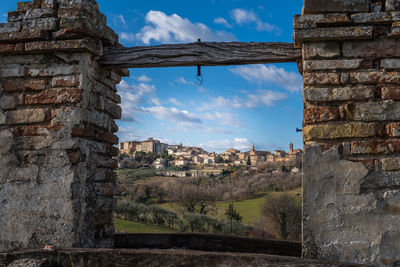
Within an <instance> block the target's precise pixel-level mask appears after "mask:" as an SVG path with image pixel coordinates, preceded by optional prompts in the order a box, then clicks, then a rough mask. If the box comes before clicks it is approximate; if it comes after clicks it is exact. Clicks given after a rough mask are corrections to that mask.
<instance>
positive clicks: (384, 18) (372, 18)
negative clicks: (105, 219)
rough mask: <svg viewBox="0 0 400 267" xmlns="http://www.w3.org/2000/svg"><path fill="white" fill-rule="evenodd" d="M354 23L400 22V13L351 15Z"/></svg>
mask: <svg viewBox="0 0 400 267" xmlns="http://www.w3.org/2000/svg"><path fill="white" fill-rule="evenodd" d="M351 20H352V22H353V23H375V24H376V23H391V22H392V21H395V20H400V12H398V11H393V12H372V13H360V14H353V15H351Z"/></svg>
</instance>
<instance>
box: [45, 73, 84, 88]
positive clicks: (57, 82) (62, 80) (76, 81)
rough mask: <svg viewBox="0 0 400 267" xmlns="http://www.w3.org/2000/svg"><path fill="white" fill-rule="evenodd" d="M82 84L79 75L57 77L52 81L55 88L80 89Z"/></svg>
mask: <svg viewBox="0 0 400 267" xmlns="http://www.w3.org/2000/svg"><path fill="white" fill-rule="evenodd" d="M80 83H81V81H80V78H79V75H68V76H56V77H54V78H53V79H52V80H51V86H53V87H79V85H80Z"/></svg>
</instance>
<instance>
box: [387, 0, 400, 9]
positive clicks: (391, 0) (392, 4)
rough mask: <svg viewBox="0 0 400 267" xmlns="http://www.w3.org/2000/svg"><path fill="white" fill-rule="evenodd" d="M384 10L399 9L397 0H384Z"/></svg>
mask: <svg viewBox="0 0 400 267" xmlns="http://www.w3.org/2000/svg"><path fill="white" fill-rule="evenodd" d="M385 10H386V11H394V10H400V1H399V0H386V8H385Z"/></svg>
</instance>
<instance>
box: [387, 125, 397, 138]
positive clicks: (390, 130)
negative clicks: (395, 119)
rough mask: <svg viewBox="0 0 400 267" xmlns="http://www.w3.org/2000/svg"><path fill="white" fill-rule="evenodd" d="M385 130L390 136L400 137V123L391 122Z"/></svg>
mask: <svg viewBox="0 0 400 267" xmlns="http://www.w3.org/2000/svg"><path fill="white" fill-rule="evenodd" d="M385 130H386V134H387V135H388V136H390V137H400V123H389V124H387V125H386V126H385Z"/></svg>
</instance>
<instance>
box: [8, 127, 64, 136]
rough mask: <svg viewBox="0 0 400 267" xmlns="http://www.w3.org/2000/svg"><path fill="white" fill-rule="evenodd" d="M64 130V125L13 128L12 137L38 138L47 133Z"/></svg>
mask: <svg viewBox="0 0 400 267" xmlns="http://www.w3.org/2000/svg"><path fill="white" fill-rule="evenodd" d="M62 128H64V125H35V126H21V127H14V128H13V134H14V136H17V137H19V136H39V135H47V134H48V133H49V132H57V131H59V130H60V129H62Z"/></svg>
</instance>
